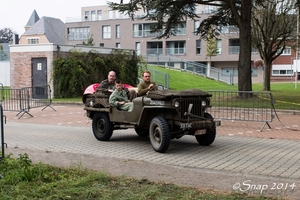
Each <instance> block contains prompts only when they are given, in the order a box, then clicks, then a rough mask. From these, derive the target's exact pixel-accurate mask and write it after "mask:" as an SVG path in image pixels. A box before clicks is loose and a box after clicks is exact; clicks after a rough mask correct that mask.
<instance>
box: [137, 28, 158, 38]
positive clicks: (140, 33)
mask: <svg viewBox="0 0 300 200" xmlns="http://www.w3.org/2000/svg"><path fill="white" fill-rule="evenodd" d="M161 35H162V31H159V32H155V33H152V32H151V31H150V30H143V31H133V37H152V38H154V37H159V36H161Z"/></svg>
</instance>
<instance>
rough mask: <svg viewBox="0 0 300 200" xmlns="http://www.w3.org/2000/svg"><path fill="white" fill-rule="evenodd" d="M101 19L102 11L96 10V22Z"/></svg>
mask: <svg viewBox="0 0 300 200" xmlns="http://www.w3.org/2000/svg"><path fill="white" fill-rule="evenodd" d="M101 19H102V10H97V20H101Z"/></svg>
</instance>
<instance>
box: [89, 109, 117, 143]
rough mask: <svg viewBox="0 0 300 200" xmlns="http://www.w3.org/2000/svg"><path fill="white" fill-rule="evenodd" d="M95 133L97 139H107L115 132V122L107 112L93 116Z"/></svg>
mask: <svg viewBox="0 0 300 200" xmlns="http://www.w3.org/2000/svg"><path fill="white" fill-rule="evenodd" d="M92 127H93V133H94V136H95V137H96V138H97V140H101V141H107V140H109V139H110V138H111V136H112V133H113V124H112V123H111V122H110V121H109V117H108V115H107V114H106V113H96V114H95V115H94V117H93V124H92Z"/></svg>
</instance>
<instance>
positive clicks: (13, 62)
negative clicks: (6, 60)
mask: <svg viewBox="0 0 300 200" xmlns="http://www.w3.org/2000/svg"><path fill="white" fill-rule="evenodd" d="M10 56H11V57H10V77H11V79H10V86H11V88H15V89H18V88H22V87H31V86H32V58H47V84H49V85H52V83H51V72H52V61H53V58H56V56H57V53H56V52H52V51H49V52H11V54H10Z"/></svg>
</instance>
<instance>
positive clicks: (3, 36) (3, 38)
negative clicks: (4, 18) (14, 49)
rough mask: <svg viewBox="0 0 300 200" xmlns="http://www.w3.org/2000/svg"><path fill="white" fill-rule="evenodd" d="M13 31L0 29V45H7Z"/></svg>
mask: <svg viewBox="0 0 300 200" xmlns="http://www.w3.org/2000/svg"><path fill="white" fill-rule="evenodd" d="M13 35H14V33H13V31H12V29H10V28H3V29H0V43H9V42H10V41H11V40H12V38H13Z"/></svg>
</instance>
